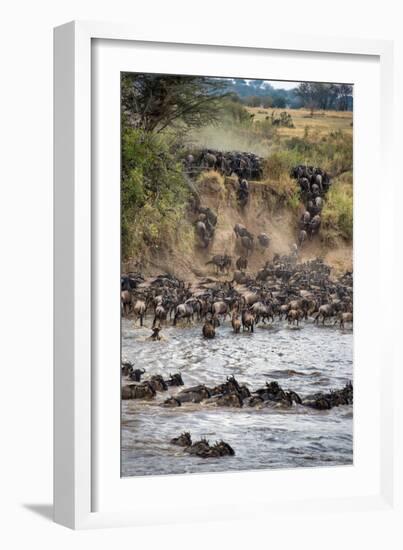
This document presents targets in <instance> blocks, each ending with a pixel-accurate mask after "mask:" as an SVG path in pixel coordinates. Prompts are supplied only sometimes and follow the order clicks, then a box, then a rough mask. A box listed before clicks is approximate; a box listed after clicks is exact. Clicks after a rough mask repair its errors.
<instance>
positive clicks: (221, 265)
mask: <svg viewBox="0 0 403 550" xmlns="http://www.w3.org/2000/svg"><path fill="white" fill-rule="evenodd" d="M209 264H213V265H214V266H215V267H216V269H217V272H218V271H220V272H221V273H222V272H224V271H227V272H228V271H229V270H230V268H231V265H232V258H231V256H229V255H228V254H216V255H215V256H213V257H212V259H211V260H209V261H208V262H206V265H209Z"/></svg>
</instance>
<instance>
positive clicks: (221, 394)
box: [122, 363, 353, 410]
mask: <svg viewBox="0 0 403 550" xmlns="http://www.w3.org/2000/svg"><path fill="white" fill-rule="evenodd" d="M138 370H139V369H135V368H134V365H132V364H130V363H122V376H123V377H124V378H125V379H126V381H127V383H126V384H125V385H123V387H122V399H124V400H128V399H145V400H151V399H154V398H155V397H156V395H157V393H159V392H167V391H168V389H172V388H174V389H175V390H176V391H175V392H172V393H171V395H170V396H169V397H168V398H166V399H165V400H164V401H163V402H161V403H160V406H161V407H164V408H174V407H182V406H183V405H186V404H188V403H193V404H195V403H201V404H202V405H203V406H210V405H211V406H217V407H230V408H237V409H239V408H242V407H254V408H262V407H277V408H278V407H282V408H290V407H293V406H295V405H299V406H303V407H310V408H313V409H318V410H328V409H332V408H333V407H337V406H339V405H349V404H352V402H353V386H352V384H351V383H350V382H349V383H348V384H346V386H344V387H343V388H341V389H337V390H331V391H328V392H316V393H312V394H309V395H306V396H304V397H301V396H300V395H299V394H298V393H296V392H295V391H293V390H290V389H283V388H282V387H281V386H280V385H279V384H278V382H276V381H272V382H270V383H269V382H266V384H265V386H263V387H261V388H257V389H256V390H253V389H250V388H249V387H248V386H247V385H246V384H240V383H239V382H238V380H237V379H236V378H235V377H234V376H228V377H227V380H226V381H225V382H224V383H222V384H219V385H217V386H207V385H206V384H199V385H197V386H189V387H186V388H184V389H181V390H179V391H177V388H178V387H180V386H183V385H184V382H183V379H182V375H181V374H180V373H175V374H174V375H170V377H169V379H167V380H164V378H163V376H161V375H159V374H158V375H153V376H151V377H150V378H149V379H148V380H144V381H141V380H140V379H141V376H142V374H143V373H142V374H141V375H140V379H139V378H138V377H137V376H136V375H134V373H136V371H138ZM132 380H136V382H134V383H131V382H130V381H132Z"/></svg>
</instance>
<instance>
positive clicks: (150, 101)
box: [121, 73, 227, 133]
mask: <svg viewBox="0 0 403 550" xmlns="http://www.w3.org/2000/svg"><path fill="white" fill-rule="evenodd" d="M121 84H122V86H121V93H122V98H121V99H122V114H123V115H124V118H125V122H126V124H127V125H128V126H130V127H132V128H138V129H141V130H144V131H146V132H155V133H159V132H162V131H163V130H165V129H166V128H167V127H178V126H187V127H189V128H197V127H200V126H203V125H205V124H211V123H214V122H217V121H218V119H219V116H220V100H221V99H222V98H223V97H226V96H227V94H226V85H225V83H224V82H223V81H222V80H218V79H213V78H208V77H203V76H176V75H158V74H157V75H154V74H134V73H124V74H123V75H122V83H121Z"/></svg>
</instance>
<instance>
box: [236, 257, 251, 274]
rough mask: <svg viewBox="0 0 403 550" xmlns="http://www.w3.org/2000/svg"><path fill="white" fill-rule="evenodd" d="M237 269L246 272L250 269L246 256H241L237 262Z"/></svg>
mask: <svg viewBox="0 0 403 550" xmlns="http://www.w3.org/2000/svg"><path fill="white" fill-rule="evenodd" d="M235 265H236V268H237V269H239V270H240V271H245V269H247V268H248V259H247V258H246V256H240V257H239V258H238V259H237V261H236V262H235Z"/></svg>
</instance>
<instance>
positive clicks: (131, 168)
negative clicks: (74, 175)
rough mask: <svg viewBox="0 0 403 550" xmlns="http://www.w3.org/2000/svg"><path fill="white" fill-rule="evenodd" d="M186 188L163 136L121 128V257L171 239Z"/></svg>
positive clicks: (137, 252) (175, 234) (180, 215)
mask: <svg viewBox="0 0 403 550" xmlns="http://www.w3.org/2000/svg"><path fill="white" fill-rule="evenodd" d="M188 195H189V189H188V186H187V184H186V181H185V180H184V176H183V172H182V167H181V164H180V163H179V162H178V161H177V159H176V155H175V151H172V150H171V145H170V141H169V139H168V138H167V136H164V135H162V134H153V133H151V132H144V131H142V130H139V129H132V128H125V129H124V130H123V132H122V182H121V208H122V215H121V218H122V225H121V235H122V257H123V259H126V258H128V257H133V256H136V255H138V254H144V253H146V252H147V251H150V250H151V251H155V250H157V249H159V248H160V247H161V245H162V244H163V243H165V244H169V243H170V242H173V241H174V240H175V238H176V237H177V234H178V227H179V226H178V224H179V221H180V220H181V219H182V218H183V213H184V210H185V207H186V204H187V198H188Z"/></svg>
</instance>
